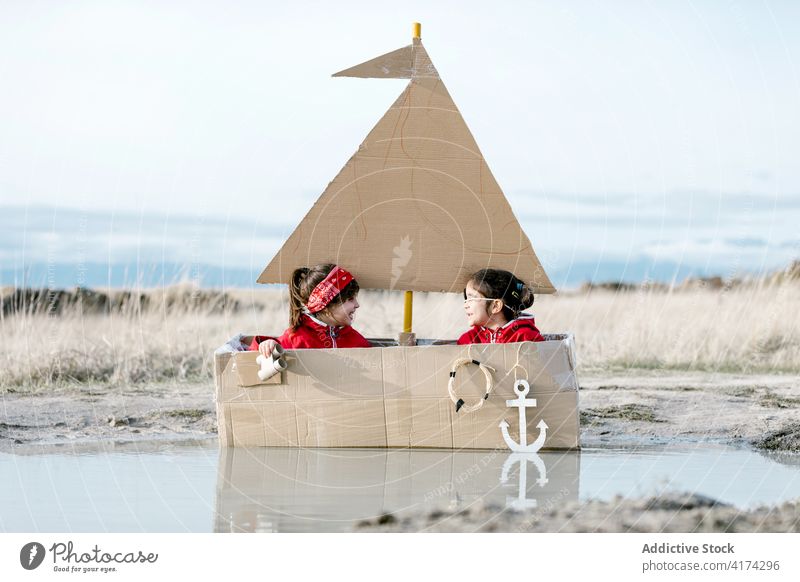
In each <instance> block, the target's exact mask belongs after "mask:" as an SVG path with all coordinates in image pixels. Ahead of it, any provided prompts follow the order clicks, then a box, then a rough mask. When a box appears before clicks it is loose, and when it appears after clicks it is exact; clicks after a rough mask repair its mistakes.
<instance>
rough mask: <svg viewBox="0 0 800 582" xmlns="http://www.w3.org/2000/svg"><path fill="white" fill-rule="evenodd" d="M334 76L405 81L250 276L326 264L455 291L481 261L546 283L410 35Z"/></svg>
mask: <svg viewBox="0 0 800 582" xmlns="http://www.w3.org/2000/svg"><path fill="white" fill-rule="evenodd" d="M338 74H339V75H342V76H360V77H403V78H405V77H410V79H411V80H410V81H409V84H408V86H407V87H406V89H405V90H404V91H403V93H402V94H401V95H400V97H399V98H398V99H397V101H396V102H395V103H394V104H393V105H392V107H390V108H389V110H388V111H387V112H386V113H385V115H384V116H383V118H381V120H380V121H379V122H378V124H377V125H376V126H375V127H374V128H373V129H372V131H371V132H370V133H369V135H367V137H366V138H365V140H364V142H363V143H362V144H361V146H359V148H358V151H357V152H356V153H355V154H354V155H353V157H351V158H350V160H349V161H348V162H347V164H345V166H344V168H342V170H341V171H340V172H339V174H338V175H337V176H336V177H335V178H334V180H333V181H332V182H331V183H330V184H329V185H328V187H327V188H326V190H325V191H324V192H323V193H322V195H321V196H320V197H319V199H318V200H317V201H316V203H315V204H314V206H313V207H312V208H311V210H310V211H309V212H308V214H306V216H305V218H303V220H302V222H301V223H300V224H299V225H298V227H297V228H296V229H295V231H294V232H293V233H292V234H291V236H290V237H289V238H288V240H287V241H286V243H285V244H284V245H283V247H281V249H280V251H279V252H278V254H277V255H276V256H275V257H274V258H273V259H272V261H271V262H270V263H269V265H268V266H267V267H266V269H264V271H263V272H262V273H261V276H260V277H259V278H258V282H259V283H287V282H288V281H289V279H290V276H291V273H292V271H293V270H294V269H295V268H297V267H298V266H299V265H314V264H318V263H327V262H335V263H339V264H342V265H344V266H345V267H346V268H347V269H348V270H350V271H351V272H352V273H353V274H354V275H355V277H356V278H357V279H358V281H359V284H360V285H361V287H363V288H377V289H405V290H414V291H448V292H460V291H461V290H462V289H463V288H464V286H465V284H466V282H467V279H468V277H469V275H470V274H472V273H474V272H475V271H477V270H479V269H482V268H486V267H492V268H498V269H507V270H509V271H512V272H514V273H515V274H516V275H517V276H519V277H520V278H521V279H523V280H524V281H525V282H527V283H528V284H530V285H531V286H532V287H533V288H534V290H535V291H536V292H537V293H552V292H553V291H555V289H554V288H553V285H552V283H551V282H550V280H549V278H548V277H547V275H546V274H545V272H544V269H543V268H542V265H541V263H540V262H539V259H538V258H537V257H536V253H535V252H534V251H533V247H532V245H531V242H530V240H529V239H528V237H527V236H526V235H525V233H524V232H523V231H522V229H521V227H520V225H519V222H518V221H517V219H516V217H515V216H514V213H513V211H512V210H511V207H510V206H509V204H508V201H507V200H506V198H505V195H504V194H503V192H502V190H501V189H500V186H499V185H498V184H497V182H496V180H495V179H494V176H493V175H492V172H491V170H489V166H488V165H487V164H486V161H485V160H484V158H483V154H481V152H480V149H479V148H478V144H477V143H476V142H475V139H474V138H473V136H472V133H471V132H470V130H469V128H468V127H467V125H466V123H465V122H464V119H463V118H462V116H461V113H460V112H459V111H458V108H457V107H456V105H455V103H454V102H453V100H452V98H451V97H450V94H449V93H448V91H447V89H446V87H445V86H444V83H442V81H441V79H439V77H438V74H437V73H436V69H435V68H434V67H433V65H432V64H431V63H430V59H429V57H428V56H427V53H426V52H425V49H424V47H423V46H422V44H421V43H419V42H415V43H414V44H413V45H411V46H409V47H405V48H403V49H400V50H398V51H394V52H392V53H388V54H387V55H383V56H382V57H378V58H377V59H373V60H372V61H367V62H366V63H363V64H362V65H358V66H356V67H353V68H352V69H348V70H346V71H342V72H341V73H338Z"/></svg>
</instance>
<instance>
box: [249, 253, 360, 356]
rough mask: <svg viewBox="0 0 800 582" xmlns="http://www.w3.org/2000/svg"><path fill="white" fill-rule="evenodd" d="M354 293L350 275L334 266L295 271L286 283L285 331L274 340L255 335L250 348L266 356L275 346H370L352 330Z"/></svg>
mask: <svg viewBox="0 0 800 582" xmlns="http://www.w3.org/2000/svg"><path fill="white" fill-rule="evenodd" d="M358 290H359V287H358V282H357V281H356V280H355V279H354V278H353V275H351V274H350V273H349V272H348V271H346V270H345V269H343V268H342V267H339V266H337V265H332V264H326V265H317V266H316V267H311V268H307V267H301V268H299V269H295V271H294V273H292V280H291V282H290V283H289V329H287V330H286V331H285V332H283V335H282V336H280V337H279V338H277V339H276V338H271V337H267V336H256V337H255V338H253V343H252V344H250V349H251V350H258V351H260V352H261V353H262V354H264V355H265V356H270V355H271V354H272V350H273V349H274V347H275V344H276V343H279V344H280V345H281V347H283V348H285V349H290V350H295V349H313V348H368V347H370V343H369V342H368V341H367V340H366V338H364V336H363V335H361V334H360V333H358V332H357V331H356V330H355V329H353V327H352V324H353V319H354V317H355V313H356V309H358V307H359V305H358V300H357V295H358Z"/></svg>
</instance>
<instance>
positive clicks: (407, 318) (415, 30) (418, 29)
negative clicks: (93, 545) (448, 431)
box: [400, 22, 422, 343]
mask: <svg viewBox="0 0 800 582" xmlns="http://www.w3.org/2000/svg"><path fill="white" fill-rule="evenodd" d="M421 38H422V24H420V23H419V22H415V23H414V24H413V25H412V40H414V39H421ZM413 306H414V292H413V291H406V294H405V301H404V303H403V335H401V336H400V343H404V342H403V339H404V337H405V338H408V336H405V334H409V335H410V334H411V319H412V312H413ZM411 341H413V340H411Z"/></svg>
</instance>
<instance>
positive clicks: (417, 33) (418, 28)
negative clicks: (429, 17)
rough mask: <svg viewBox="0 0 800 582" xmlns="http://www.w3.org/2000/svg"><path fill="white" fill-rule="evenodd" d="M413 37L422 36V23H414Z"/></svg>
mask: <svg viewBox="0 0 800 582" xmlns="http://www.w3.org/2000/svg"><path fill="white" fill-rule="evenodd" d="M414 38H422V24H420V23H419V22H415V23H414Z"/></svg>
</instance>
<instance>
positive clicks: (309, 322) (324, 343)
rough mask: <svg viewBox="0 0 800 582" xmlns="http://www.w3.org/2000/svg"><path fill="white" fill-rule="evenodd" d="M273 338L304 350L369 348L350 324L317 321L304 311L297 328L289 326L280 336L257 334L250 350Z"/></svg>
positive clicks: (287, 345) (293, 348)
mask: <svg viewBox="0 0 800 582" xmlns="http://www.w3.org/2000/svg"><path fill="white" fill-rule="evenodd" d="M268 339H274V340H275V341H277V342H278V343H279V344H281V347H283V348H285V349H287V350H298V349H300V350H304V349H314V348H369V347H372V346H371V344H370V343H369V342H368V341H367V339H366V338H365V337H364V336H363V335H361V334H360V333H358V332H357V331H356V330H354V329H353V328H352V327H351V326H349V325H347V326H342V327H340V326H330V325H326V324H324V323H322V322H319V323H318V322H317V321H315V320H314V319H312V318H311V317H309V316H308V315H306V314H305V313H304V314H302V315H301V316H300V325H299V327H298V328H297V329H292V328H291V327H290V328H289V329H287V330H286V331H285V332H283V335H282V336H281V337H278V338H276V337H271V336H266V335H257V336H256V337H254V338H253V341H252V343H251V344H250V347H249V349H250V350H253V351H255V350H257V349H258V344H260V343H261V342H263V341H266V340H268Z"/></svg>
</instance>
